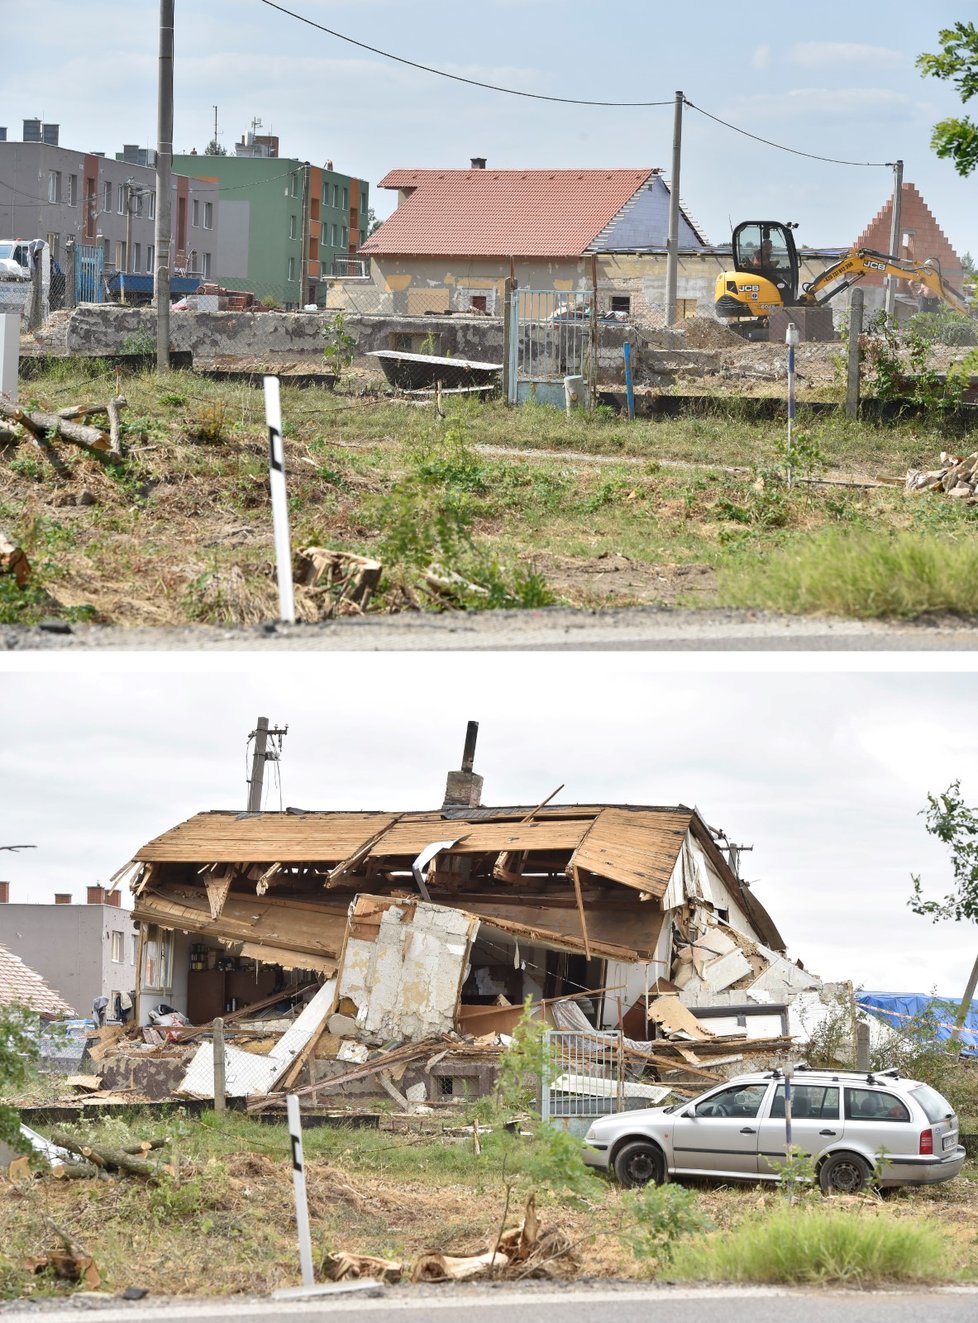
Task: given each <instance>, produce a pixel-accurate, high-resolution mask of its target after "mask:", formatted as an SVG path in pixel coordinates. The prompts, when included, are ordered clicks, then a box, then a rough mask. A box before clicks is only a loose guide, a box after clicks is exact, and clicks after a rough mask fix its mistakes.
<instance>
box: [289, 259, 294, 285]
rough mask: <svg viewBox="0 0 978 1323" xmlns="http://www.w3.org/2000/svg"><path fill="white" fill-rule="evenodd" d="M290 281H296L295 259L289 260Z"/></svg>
mask: <svg viewBox="0 0 978 1323" xmlns="http://www.w3.org/2000/svg"><path fill="white" fill-rule="evenodd" d="M289 279H290V280H295V258H294V257H290V258H289Z"/></svg>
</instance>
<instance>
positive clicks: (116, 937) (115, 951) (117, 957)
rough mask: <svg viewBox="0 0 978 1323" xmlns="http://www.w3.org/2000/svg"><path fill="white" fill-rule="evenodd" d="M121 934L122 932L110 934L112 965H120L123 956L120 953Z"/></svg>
mask: <svg viewBox="0 0 978 1323" xmlns="http://www.w3.org/2000/svg"><path fill="white" fill-rule="evenodd" d="M122 936H123V935H122V933H113V934H112V963H113V964H114V965H121V964H122V961H123V958H124V957H123V953H122Z"/></svg>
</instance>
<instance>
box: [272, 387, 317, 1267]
mask: <svg viewBox="0 0 978 1323" xmlns="http://www.w3.org/2000/svg"><path fill="white" fill-rule="evenodd" d="M266 380H267V378H266ZM285 1111H286V1115H287V1117H288V1121H289V1140H290V1142H291V1144H292V1185H293V1188H294V1190H295V1223H296V1226H297V1227H298V1230H299V1265H300V1267H301V1268H302V1285H303V1286H312V1284H313V1273H312V1242H311V1240H310V1238H309V1205H308V1203H307V1201H306V1168H305V1163H304V1161H303V1157H302V1121H301V1119H300V1116H299V1099H298V1098H297V1097H296V1096H295V1094H294V1093H290V1094H288V1095H287V1097H286V1099H285Z"/></svg>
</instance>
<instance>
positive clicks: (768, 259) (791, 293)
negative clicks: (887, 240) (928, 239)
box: [714, 221, 972, 339]
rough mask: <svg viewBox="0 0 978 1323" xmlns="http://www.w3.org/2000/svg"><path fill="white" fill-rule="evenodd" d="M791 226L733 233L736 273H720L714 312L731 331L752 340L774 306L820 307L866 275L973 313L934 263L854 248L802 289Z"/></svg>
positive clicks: (756, 224)
mask: <svg viewBox="0 0 978 1323" xmlns="http://www.w3.org/2000/svg"><path fill="white" fill-rule="evenodd" d="M795 228H797V227H796V226H795V224H794V223H793V222H791V221H789V222H787V223H786V224H781V223H780V222H779V221H743V222H742V223H741V224H740V225H738V226H737V228H736V229H735V230H734V232H733V259H734V269H733V270H732V271H721V272H720V274H719V275H718V276H717V280H716V289H715V291H714V299H715V305H714V306H715V308H716V314H717V316H718V317H719V318H721V319H722V320H723V321H725V322H727V324H728V325H729V326H730V328H731V330H736V331H740V332H741V333H743V334H745V335H747V336H748V338H751V339H753V338H755V337H756V334H757V331H758V330H759V329H760V328H766V326H767V319H768V317H769V316H770V314H771V313H772V312H774V311H776V310H777V309H778V308H787V307H808V308H813V307H819V306H820V305H821V304H823V303H827V302H828V301H829V299H833V298H835V296H836V295H837V294H841V293H842V291H843V290H844V289H848V288H849V286H850V285H854V284H855V283H856V282H857V281H858V280H862V278H863V277H864V276H868V275H870V274H875V275H883V276H894V277H895V278H896V279H898V280H906V281H909V282H910V288H911V291H912V292H913V293H914V294H915V295H916V296H917V297H918V298H919V299H921V300H922V306H923V307H925V308H926V307H927V304H928V301H938V300H940V301H943V302H944V303H947V304H949V305H950V306H951V307H952V308H954V309H955V310H956V311H958V312H963V313H965V314H966V315H967V316H971V315H972V314H971V309H970V307H969V306H968V300H967V299H966V298H965V296H964V294H962V293H961V291H960V290H958V289H955V288H954V286H953V285H949V284H948V283H947V281H946V280H945V279H944V277H943V276H942V275H941V271H940V267H939V266H938V265H937V264H936V263H935V262H914V261H910V260H908V259H906V258H902V257H892V256H890V255H888V254H887V253H877V252H874V251H873V250H872V249H871V248H853V249H852V251H851V252H848V253H846V255H845V257H843V258H840V260H839V261H838V262H835V263H833V265H832V266H830V267H827V268H826V270H824V271H823V272H821V274H820V275H817V276H816V277H815V279H814V280H812V281H810V282H809V283H808V284H807V285H800V284H799V263H798V250H797V248H796V247H795V237H794V235H793V234H792V230H794V229H795Z"/></svg>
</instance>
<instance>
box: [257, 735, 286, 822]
mask: <svg viewBox="0 0 978 1323" xmlns="http://www.w3.org/2000/svg"><path fill="white" fill-rule="evenodd" d="M288 731H289V728H288V726H269V724H268V717H259V718H258V724H257V726H256V727H255V729H254V730H253V731H252V732H251V734H250V735H249V737H248V738H249V740H252V739H253V740H254V741H255V748H254V751H253V753H252V755H251V779H250V780H249V782H248V809H247V811H248V812H249V813H260V812H261V800H262V790H263V788H264V783H265V764H266V762H276V761H277V760H278V750H277V749H269V747H268V741H269V739H278V740H279V746H280V747H281V740H282V739H283V737H284V736H285V735H287V734H288Z"/></svg>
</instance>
